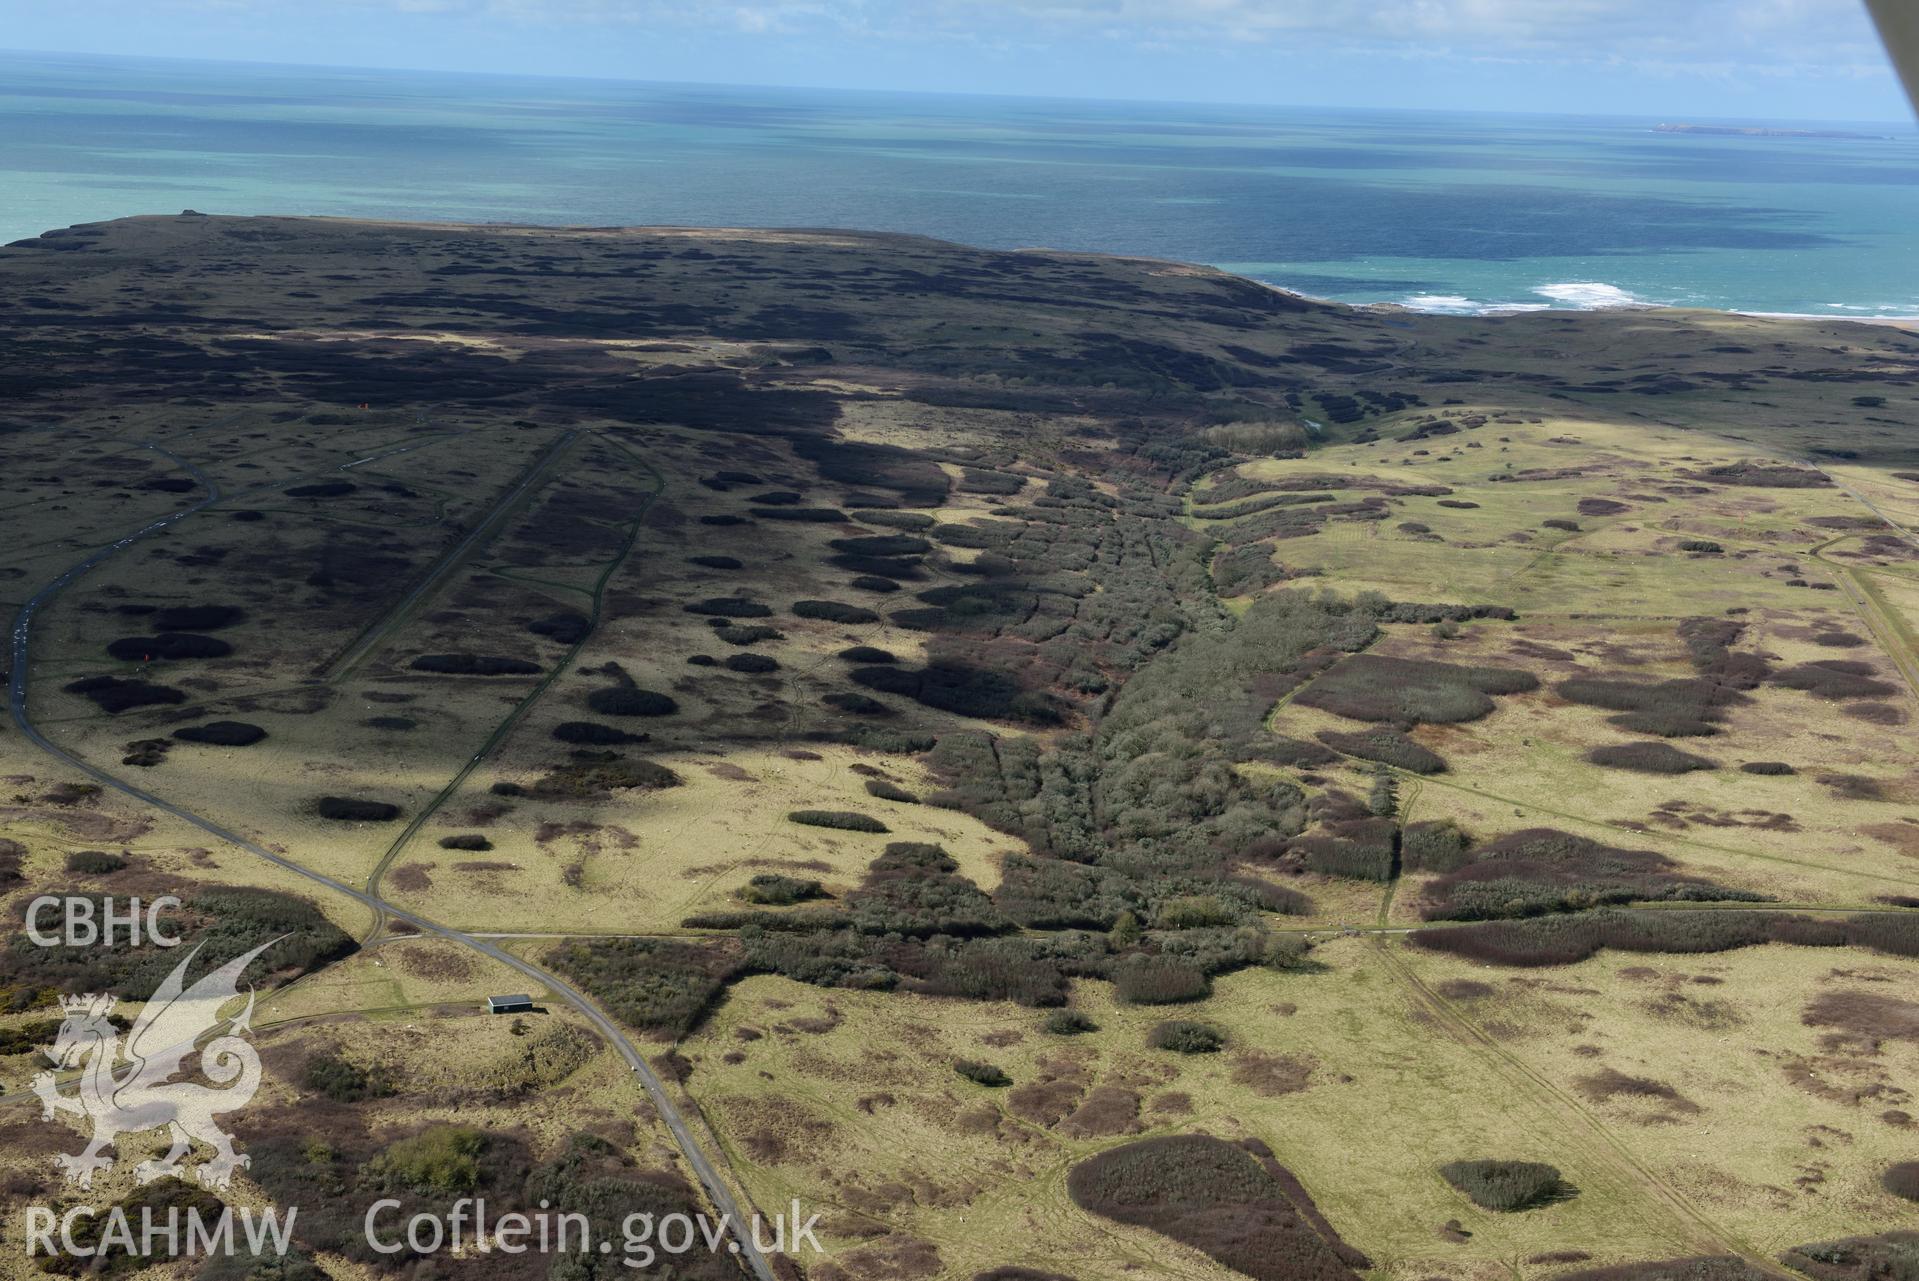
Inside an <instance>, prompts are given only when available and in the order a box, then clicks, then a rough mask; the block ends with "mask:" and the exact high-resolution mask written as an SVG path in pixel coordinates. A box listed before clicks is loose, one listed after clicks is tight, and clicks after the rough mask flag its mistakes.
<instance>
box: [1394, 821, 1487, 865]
mask: <svg viewBox="0 0 1919 1281" xmlns="http://www.w3.org/2000/svg"><path fill="white" fill-rule="evenodd" d="M1399 860H1400V864H1401V866H1402V867H1404V868H1405V869H1406V870H1407V871H1414V872H1454V871H1457V870H1459V869H1460V868H1462V867H1464V866H1465V865H1466V864H1467V863H1468V862H1470V861H1471V860H1472V838H1471V837H1470V836H1468V835H1467V834H1466V833H1465V832H1463V831H1461V830H1460V828H1459V826H1458V824H1456V823H1454V822H1453V820H1451V819H1449V818H1442V819H1431V820H1427V821H1425V822H1419V823H1408V824H1407V825H1406V826H1405V828H1404V829H1402V830H1401V832H1400V835H1399Z"/></svg>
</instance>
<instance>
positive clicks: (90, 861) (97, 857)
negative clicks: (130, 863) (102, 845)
mask: <svg viewBox="0 0 1919 1281" xmlns="http://www.w3.org/2000/svg"><path fill="white" fill-rule="evenodd" d="M64 866H65V867H66V869H67V871H69V872H72V873H75V874H76V875H79V876H111V875H113V874H114V873H115V872H118V871H121V870H123V869H124V868H125V867H126V866H127V860H126V859H125V858H123V857H122V856H121V855H118V854H109V853H107V852H106V851H105V850H75V851H73V852H72V853H71V854H69V855H67V857H66V862H65V864H64Z"/></svg>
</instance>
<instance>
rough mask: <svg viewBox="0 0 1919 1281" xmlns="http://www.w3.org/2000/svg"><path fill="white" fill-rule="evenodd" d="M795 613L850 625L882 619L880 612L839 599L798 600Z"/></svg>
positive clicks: (800, 615)
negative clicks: (876, 612)
mask: <svg viewBox="0 0 1919 1281" xmlns="http://www.w3.org/2000/svg"><path fill="white" fill-rule="evenodd" d="M793 613H794V614H795V615H796V616H798V617H800V618H813V619H821V620H823V621H825V622H829V623H844V624H847V625H848V626H857V625H859V624H864V623H877V622H879V621H880V616H879V615H878V614H875V613H874V612H873V611H872V610H870V609H867V608H865V607H864V606H860V605H848V604H846V603H845V602H844V601H837V600H796V601H794V602H793Z"/></svg>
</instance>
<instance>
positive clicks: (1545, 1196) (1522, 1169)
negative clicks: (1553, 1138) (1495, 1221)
mask: <svg viewBox="0 0 1919 1281" xmlns="http://www.w3.org/2000/svg"><path fill="white" fill-rule="evenodd" d="M1439 1173H1440V1174H1441V1175H1442V1176H1443V1177H1444V1178H1445V1180H1446V1182H1448V1183H1450V1184H1452V1185H1453V1186H1454V1187H1456V1188H1458V1189H1459V1190H1460V1191H1461V1192H1463V1193H1465V1194H1466V1195H1467V1196H1468V1197H1470V1198H1472V1201H1473V1204H1474V1205H1477V1206H1479V1207H1480V1208H1481V1209H1485V1210H1498V1211H1501V1212H1505V1213H1511V1212H1512V1211H1515V1210H1530V1209H1532V1208H1534V1207H1535V1206H1541V1205H1545V1204H1547V1203H1548V1202H1551V1201H1556V1200H1561V1199H1563V1198H1564V1197H1565V1195H1566V1185H1565V1181H1564V1180H1563V1179H1562V1178H1561V1177H1560V1174H1559V1171H1558V1170H1557V1169H1556V1168H1554V1167H1553V1166H1550V1165H1544V1164H1541V1163H1540V1162H1537V1161H1454V1162H1452V1163H1450V1164H1448V1165H1442V1166H1440V1167H1439Z"/></svg>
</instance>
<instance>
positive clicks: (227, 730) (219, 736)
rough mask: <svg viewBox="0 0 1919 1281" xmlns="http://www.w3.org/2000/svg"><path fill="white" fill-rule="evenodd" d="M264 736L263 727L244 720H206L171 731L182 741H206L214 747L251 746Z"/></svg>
mask: <svg viewBox="0 0 1919 1281" xmlns="http://www.w3.org/2000/svg"><path fill="white" fill-rule="evenodd" d="M266 736H267V732H266V731H265V730H264V729H261V728H260V727H259V726H258V725H250V724H248V723H247V722H245V721H208V722H207V723H206V724H204V725H188V726H185V727H183V728H181V729H176V730H174V731H173V737H175V738H177V739H179V740H180V741H181V742H183V743H206V744H209V745H211V746H214V747H251V746H252V745H253V744H255V743H257V742H259V741H260V740H261V739H263V738H265V737H266Z"/></svg>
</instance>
